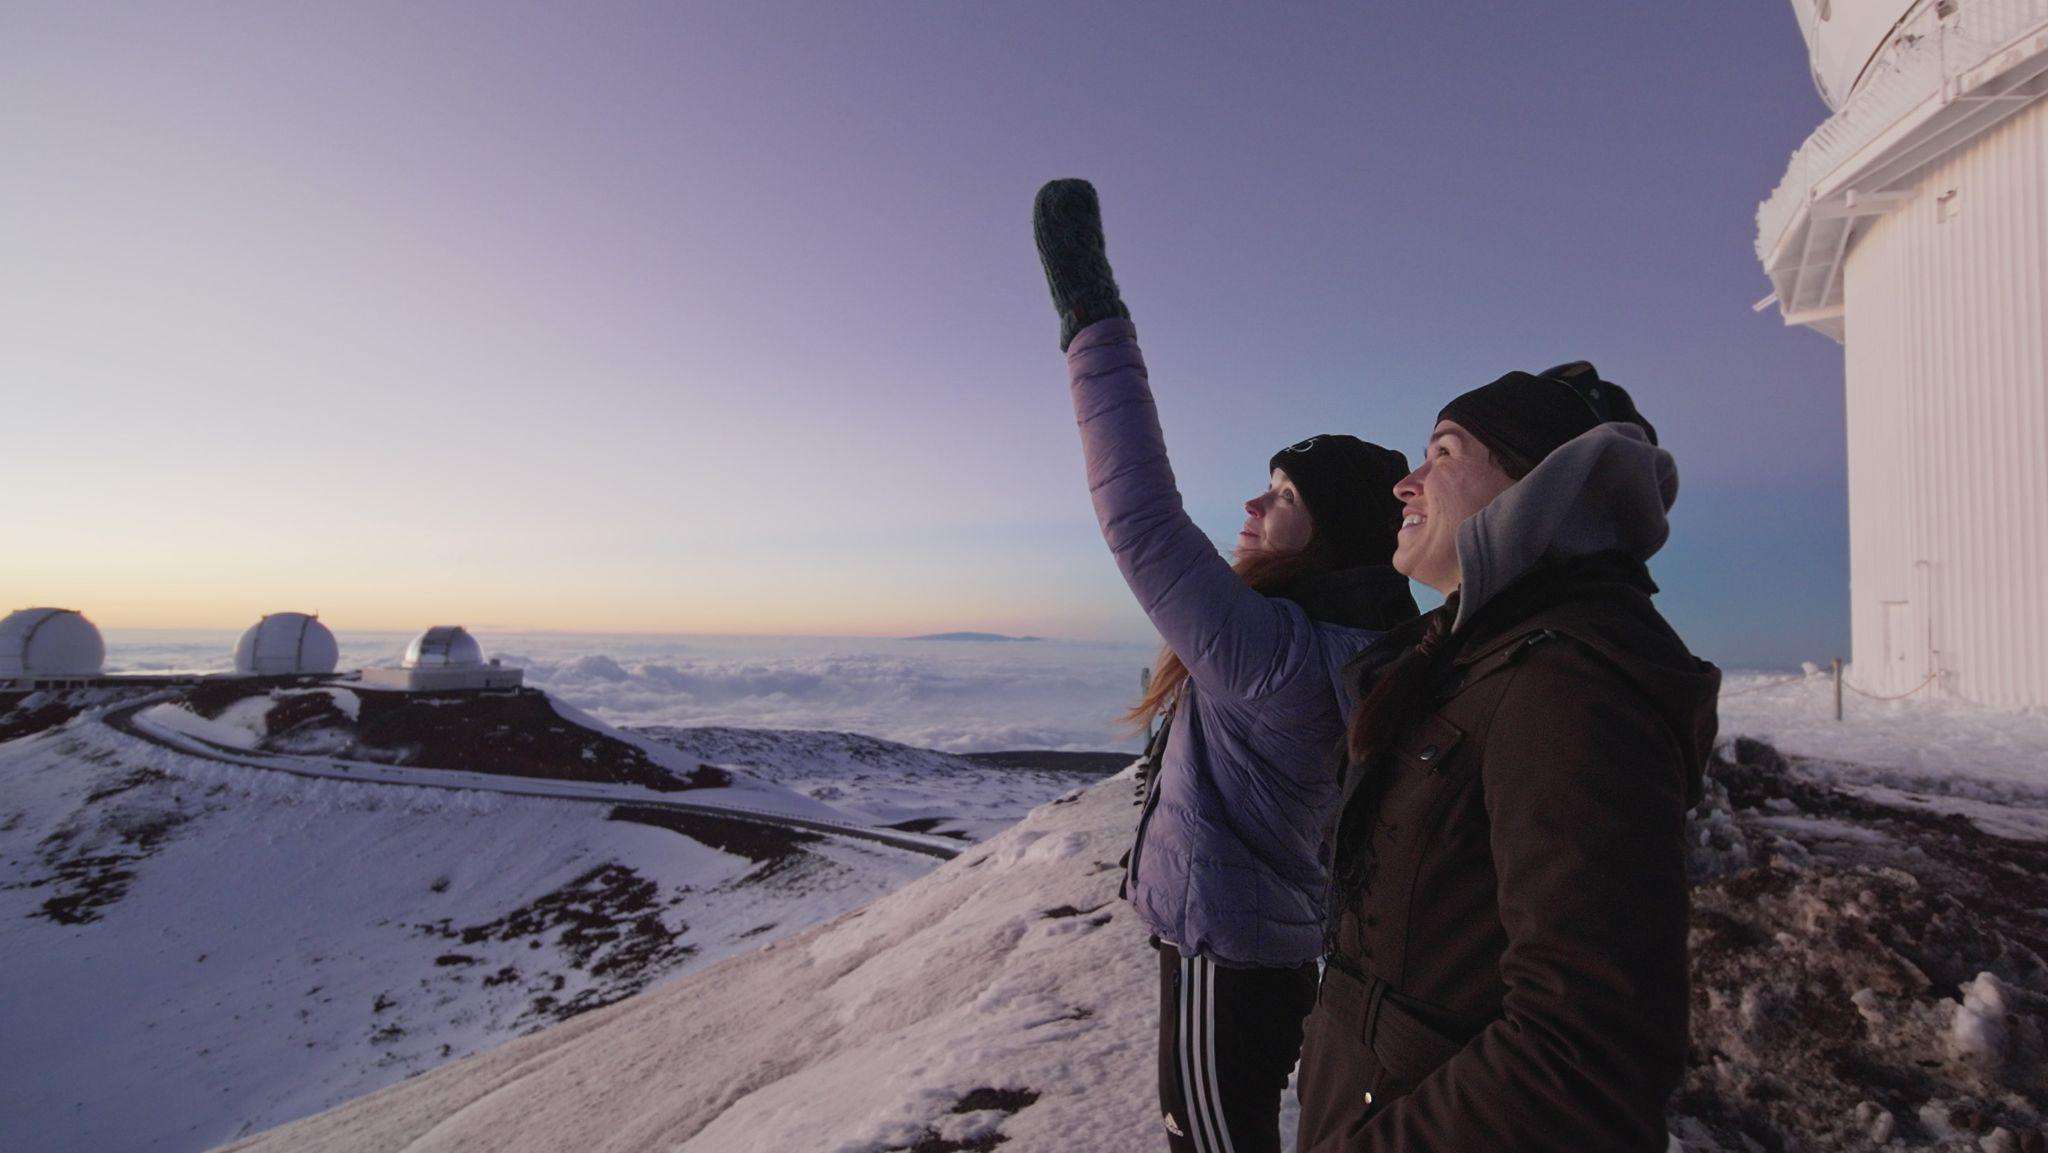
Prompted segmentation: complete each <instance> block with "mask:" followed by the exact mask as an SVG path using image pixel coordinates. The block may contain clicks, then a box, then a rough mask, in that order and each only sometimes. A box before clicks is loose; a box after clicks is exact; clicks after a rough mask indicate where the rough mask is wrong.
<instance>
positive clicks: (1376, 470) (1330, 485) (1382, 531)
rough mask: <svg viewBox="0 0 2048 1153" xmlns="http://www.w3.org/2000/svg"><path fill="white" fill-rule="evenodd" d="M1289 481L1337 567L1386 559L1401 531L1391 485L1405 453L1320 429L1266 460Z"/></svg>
mask: <svg viewBox="0 0 2048 1153" xmlns="http://www.w3.org/2000/svg"><path fill="white" fill-rule="evenodd" d="M1266 467H1267V468H1268V469H1275V468H1277V469H1279V470H1281V471H1282V472H1285V473H1286V474H1287V479H1289V480H1291V481H1293V482H1294V487H1295V488H1296V489H1298V490H1299V491H1300V492H1301V499H1302V500H1303V501H1304V502H1306V503H1307V505H1308V514H1309V516H1310V517H1311V518H1312V519H1313V520H1314V521H1315V539H1316V540H1317V541H1319V542H1320V543H1321V544H1322V546H1323V547H1324V548H1325V549H1327V550H1329V555H1330V560H1331V563H1333V564H1335V565H1336V566H1337V567H1338V568H1356V567H1358V566H1360V565H1373V564H1382V565H1383V564H1391V563H1392V562H1393V558H1394V544H1395V539H1394V537H1395V534H1396V533H1398V532H1400V531H1401V502H1400V500H1399V499H1397V498H1396V497H1395V496H1394V486H1395V485H1396V484H1398V483H1400V480H1401V478H1402V477H1404V476H1407V475H1408V458H1407V457H1405V456H1403V455H1401V454H1400V453H1399V452H1396V451H1395V450H1393V449H1391V448H1381V447H1380V446H1379V445H1376V444H1368V443H1366V442H1365V441H1362V440H1360V439H1358V438H1357V437H1355V436H1345V435H1344V434H1342V433H1325V434H1323V435H1322V436H1312V437H1309V438H1308V439H1307V440H1304V441H1300V442H1298V443H1296V444H1290V445H1288V446H1287V447H1286V448H1283V449H1281V450H1280V451H1279V452H1276V453H1274V454H1273V459H1272V460H1271V461H1269V462H1268V463H1267V465H1266Z"/></svg>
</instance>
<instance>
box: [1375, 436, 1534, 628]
mask: <svg viewBox="0 0 2048 1153" xmlns="http://www.w3.org/2000/svg"><path fill="white" fill-rule="evenodd" d="M1513 483H1514V480H1513V479H1512V478H1510V477H1509V476H1508V474H1507V473H1506V472H1504V471H1503V470H1502V469H1501V467H1500V465H1498V464H1495V463H1494V460H1493V453H1491V452H1489V451H1487V448H1486V446H1485V445H1483V444H1481V443H1479V441H1478V440H1476V439H1474V438H1473V436H1472V434H1471V433H1468V432H1466V431H1465V430H1464V429H1462V428H1459V427H1458V425H1457V422H1455V421H1449V420H1442V421H1438V422H1437V426H1436V430H1435V431H1434V432H1432V433H1430V436H1429V446H1428V447H1427V448H1425V449H1423V451H1422V463H1421V464H1420V465H1419V466H1417V467H1416V469H1415V471H1414V472H1411V473H1409V474H1408V475H1407V476H1405V477H1402V478H1401V483H1399V484H1397V485H1395V486H1394V495H1395V496H1396V497H1398V498H1400V500H1401V532H1400V535H1399V537H1397V538H1396V540H1397V543H1396V544H1395V546H1394V568H1395V569H1396V570H1397V571H1399V572H1400V573H1401V575H1403V576H1405V577H1408V578H1409V579H1410V580H1417V581H1421V582H1422V583H1423V584H1426V585H1428V586H1429V587H1431V588H1433V589H1435V590H1436V591H1438V592H1440V593H1443V594H1444V595H1445V596H1449V595H1450V594H1451V593H1452V592H1454V591H1456V590H1457V587H1458V579H1459V578H1458V526H1459V525H1461V524H1464V523H1465V521H1466V520H1467V519H1468V518H1470V517H1471V516H1472V514H1473V513H1476V512H1478V511H1479V510H1480V509H1482V508H1485V507H1486V505H1487V502H1489V501H1491V500H1492V499H1493V498H1494V497H1496V496H1499V495H1500V494H1501V493H1502V492H1503V491H1505V490H1506V489H1507V487H1508V486H1509V485H1511V484H1513Z"/></svg>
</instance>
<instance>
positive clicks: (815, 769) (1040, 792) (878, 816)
mask: <svg viewBox="0 0 2048 1153" xmlns="http://www.w3.org/2000/svg"><path fill="white" fill-rule="evenodd" d="M638 732H639V733H640V734H644V735H645V736H648V737H652V738H655V739H657V740H659V741H661V742H662V743H663V744H666V745H670V746H672V747H673V748H674V749H676V750H677V751H680V752H682V753H684V754H686V758H687V759H688V760H698V761H704V762H708V763H710V764H714V765H719V766H721V767H728V768H735V769H739V770H743V771H744V772H745V773H746V774H747V775H748V776H751V777H756V778H759V779H761V780H765V781H772V782H774V783H775V784H777V785H781V786H783V787H784V788H788V789H792V790H794V791H796V792H798V793H801V794H803V795H804V796H807V797H810V798H811V799H813V800H816V801H820V802H823V803H825V804H829V805H831V806H832V807H833V808H835V809H837V810H839V811H841V812H845V813H850V814H854V815H856V816H858V817H860V818H861V819H863V820H866V821H868V822H870V823H872V824H876V825H882V826H885V827H889V828H898V829H909V830H912V831H917V832H931V833H937V834H939V835H942V836H952V837H956V838H961V839H966V840H980V839H982V838H985V837H988V836H990V835H992V834H994V833H995V832H997V831H998V830H1001V829H1004V828H1007V827H1009V826H1010V825H1012V824H1015V823H1016V822H1017V820H1018V819H1019V818H1021V817H1022V816H1023V815H1024V814H1025V813H1027V812H1029V811H1030V810H1031V809H1032V807H1033V806H1035V805H1039V804H1042V803H1044V801H1045V798H1046V797H1047V796H1048V795H1049V792H1050V793H1057V792H1060V791H1062V790H1065V789H1069V788H1075V787H1078V786H1080V785H1084V784H1091V783H1093V782H1095V781H1097V780H1100V779H1101V777H1100V775H1099V774H1092V773H1078V772H1063V771H1057V770H1030V769H1006V768H994V767H991V766H988V765H985V764H980V763H977V762H975V761H970V760H968V759H967V758H965V757H961V756H956V755H954V754H952V753H941V752H937V751H934V750H932V749H920V748H915V747H913V746H910V745H903V744H897V743H896V742H894V741H884V740H879V739H877V738H874V737H864V736H861V735H859V734H856V733H835V732H816V731H810V730H802V729H797V730H784V731H776V732H764V731H762V730H759V729H731V728H718V727H711V726H706V727H701V728H668V727H657V728H646V729H641V730H638ZM1133 759H1135V758H1133ZM693 799H694V798H693Z"/></svg>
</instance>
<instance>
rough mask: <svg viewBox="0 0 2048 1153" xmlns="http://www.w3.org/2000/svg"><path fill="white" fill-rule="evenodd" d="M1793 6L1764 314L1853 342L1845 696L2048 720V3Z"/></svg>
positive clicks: (1760, 243)
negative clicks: (1802, 96)
mask: <svg viewBox="0 0 2048 1153" xmlns="http://www.w3.org/2000/svg"><path fill="white" fill-rule="evenodd" d="M1793 9H1794V12H1795V14H1796V15H1797V16H1798V18H1799V21H1800V26H1801V29H1802V31H1803V32H1804V33H1805V34H1806V39H1807V44H1808V47H1809V50H1810V52H1811V55H1812V63H1813V69H1814V75H1815V80H1816V82H1817V83H1818V84H1819V85H1820V88H1821V90H1822V93H1823V95H1824V97H1825V98H1826V99H1828V100H1829V102H1830V103H1831V104H1832V105H1833V106H1834V108H1835V112H1834V115H1832V116H1830V117H1829V118H1828V119H1827V120H1826V121H1825V122H1824V123H1823V124H1822V125H1821V126H1820V127H1819V128H1818V129H1817V130H1815V132H1814V133H1813V134H1812V135H1811V136H1810V137H1809V138H1808V139H1807V140H1806V142H1805V143H1804V144H1802V145H1801V146H1800V148H1799V150H1798V151H1797V152H1795V153H1794V154H1793V156H1792V159H1791V163H1790V164H1789V165H1788V167H1787V170H1786V173H1785V176H1784V179H1783V180H1782V181H1781V182H1780V184H1779V185H1778V187H1777V189H1776V190H1775V191H1773V192H1772V194H1771V196H1770V198H1769V199H1767V200H1765V201H1764V202H1763V203H1762V204H1761V205H1760V206H1759V207H1758V210H1757V256H1758V258H1759V259H1760V260H1761V261H1762V263H1763V266H1764V269H1765V272H1766V273H1767V274H1768V275H1769V276H1770V278H1771V282H1772V285H1773V288H1774V289H1775V291H1774V292H1773V293H1772V295H1771V296H1769V297H1766V298H1765V300H1764V301H1762V302H1760V303H1759V304H1758V306H1757V307H1758V308H1759V309H1762V308H1766V307H1769V306H1770V305H1771V304H1773V303H1775V304H1776V305H1777V307H1778V309H1779V311H1780V313H1781V315H1782V316H1783V318H1784V320H1785V323H1787V324H1794V325H1804V326H1806V327H1809V328H1812V329H1814V330H1815V331H1818V332H1821V333H1824V334H1826V335H1828V336H1830V337H1833V338H1834V339H1836V340H1838V341H1841V342H1842V344H1843V346H1844V355H1843V365H1844V376H1845V381H1846V389H1847V414H1848V417H1847V424H1848V450H1849V451H1848V456H1849V570H1850V572H1849V580H1850V590H1849V592H1850V628H1851V656H1852V658H1853V663H1852V666H1851V679H1852V683H1854V684H1855V685H1856V686H1858V687H1860V688H1862V689H1864V690H1865V691H1868V692H1871V693H1874V694H1883V695H1896V694H1905V693H1913V692H1921V693H1923V694H1940V695H1947V696H1956V697H1961V698H1963V699H1966V700H1970V701H1975V702H1978V703H1982V704H1987V705H1994V706H2000V707H2040V706H2048V101H2044V94H2048V0H1923V2H1919V3H1898V2H1893V3H1885V4H1877V3H1869V4H1857V3H1853V2H1845V0H1834V2H1833V3H1832V4H1827V3H1821V2H1820V0H1793Z"/></svg>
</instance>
